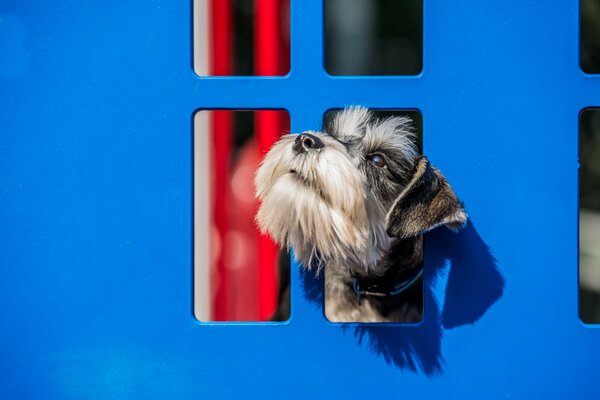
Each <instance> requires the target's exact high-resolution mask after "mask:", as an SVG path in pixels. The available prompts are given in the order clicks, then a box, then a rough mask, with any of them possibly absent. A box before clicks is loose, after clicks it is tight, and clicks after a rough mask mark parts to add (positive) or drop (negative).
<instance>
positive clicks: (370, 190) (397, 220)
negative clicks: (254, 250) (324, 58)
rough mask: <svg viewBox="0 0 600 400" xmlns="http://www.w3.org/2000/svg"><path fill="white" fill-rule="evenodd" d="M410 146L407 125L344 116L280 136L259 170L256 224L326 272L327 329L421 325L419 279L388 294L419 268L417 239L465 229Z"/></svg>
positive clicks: (444, 186)
mask: <svg viewBox="0 0 600 400" xmlns="http://www.w3.org/2000/svg"><path fill="white" fill-rule="evenodd" d="M414 139H415V137H414V133H413V129H412V121H411V120H410V119H409V118H406V117H391V118H387V119H376V118H375V117H374V116H373V113H372V112H371V111H370V110H368V109H366V108H363V107H351V108H346V109H344V110H341V111H339V112H337V113H336V115H334V117H333V118H332V119H331V121H330V123H329V124H328V126H326V127H324V129H323V132H312V131H308V132H304V133H302V134H290V135H285V136H283V137H282V138H281V139H280V140H279V141H278V142H277V143H276V144H275V145H274V146H273V147H272V149H271V150H270V151H269V153H268V154H267V155H266V156H265V158H264V160H263V161H262V163H261V166H260V168H259V169H258V171H257V174H256V181H255V183H256V189H257V197H258V199H259V200H260V207H259V210H258V213H257V216H256V221H257V223H258V225H259V227H260V229H261V231H262V232H268V234H270V235H271V237H272V238H273V239H274V240H275V241H276V242H277V243H278V244H279V245H281V246H282V247H286V248H288V249H289V248H293V250H294V254H295V257H296V258H297V259H298V261H300V262H301V263H302V265H303V266H304V267H305V268H308V269H314V270H315V272H316V273H319V272H320V271H321V270H324V272H325V314H326V316H327V318H328V319H329V320H330V321H334V322H417V321H419V320H420V319H421V318H422V308H423V307H422V303H423V280H422V277H420V278H418V279H415V281H414V282H413V283H414V284H411V285H410V286H409V287H407V288H405V290H404V289H403V291H402V293H399V294H393V295H392V292H393V289H394V287H395V285H396V284H397V282H401V281H402V280H403V279H406V278H407V277H411V276H417V275H415V273H416V272H419V270H420V268H422V259H423V256H422V254H423V252H422V247H423V240H422V235H423V233H425V232H427V231H429V230H431V229H434V228H436V227H438V226H441V225H445V226H447V227H449V228H452V229H457V228H459V227H461V226H463V225H464V224H465V223H466V220H467V215H466V213H465V211H464V208H463V205H462V203H461V202H459V200H458V199H457V197H456V195H455V193H454V191H453V190H452V188H451V187H450V185H449V184H448V182H447V181H446V179H445V178H444V176H443V175H442V174H441V173H440V171H439V170H437V169H436V168H435V167H433V166H432V165H431V164H430V163H429V161H428V160H427V158H425V157H423V156H420V155H419V153H418V151H417V148H416V146H415V144H414ZM357 287H359V288H360V287H362V288H377V290H378V292H376V293H371V292H370V291H368V290H357Z"/></svg>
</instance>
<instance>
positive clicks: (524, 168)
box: [0, 0, 600, 399]
mask: <svg viewBox="0 0 600 400" xmlns="http://www.w3.org/2000/svg"><path fill="white" fill-rule="evenodd" d="M576 3H577V2H575V1H571V2H544V1H530V2H524V1H515V0H510V1H503V2H494V1H480V2H474V1H464V0H460V1H454V2H448V1H439V0H430V1H429V0H426V1H425V7H424V22H425V30H424V69H423V72H422V73H421V74H420V75H419V76H416V77H377V78H369V77H365V78H348V77H346V78H344V77H335V78H334V77H330V76H328V75H327V74H326V73H325V72H324V69H323V56H322V49H323V46H322V32H323V29H322V20H323V15H322V5H321V4H320V2H318V1H300V0H292V12H291V18H292V21H291V24H292V46H291V48H292V50H291V52H292V56H291V57H292V59H291V65H292V68H291V72H290V74H289V75H288V76H286V77H279V78H252V77H235V78H216V77H214V78H199V77H197V76H195V75H194V73H193V70H192V65H191V59H192V57H191V5H190V3H189V2H186V1H183V2H175V1H161V0H145V1H139V0H130V1H126V2H120V1H119V2H118V1H105V2H100V1H77V2H72V1H61V0H57V1H52V2H42V1H35V0H29V1H28V0H21V1H19V2H10V4H7V2H4V3H2V4H1V5H0V96H1V97H0V271H1V274H2V278H1V279H0V305H1V306H2V308H1V310H2V313H3V318H2V320H3V322H2V327H1V329H0V360H2V362H1V363H0V396H1V397H2V398H6V399H10V398H14V399H28V398H32V399H54V398H56V399H71V398H72V399H110V398H140V399H154V398H156V399H165V398H170V399H198V398H232V397H234V396H235V397H237V398H275V397H276V396H278V397H279V396H284V395H283V394H282V393H287V394H286V395H285V396H289V397H290V398H306V399H310V398H357V399H358V398H360V399H364V398H380V397H382V398H391V397H393V398H401V397H413V398H414V397H416V396H418V397H419V398H425V399H432V398H446V399H451V398H460V399H464V398H476V399H481V398H485V399H492V398H523V399H531V398H557V399H562V398H567V397H569V398H598V396H599V395H600V386H599V385H598V371H599V370H600V332H599V331H598V330H597V329H596V327H591V326H584V325H583V324H582V323H581V322H580V321H579V318H578V304H577V285H578V282H577V258H578V257H577V166H578V164H577V123H578V113H579V111H580V110H581V109H582V108H584V107H587V106H593V105H595V106H598V105H600V77H599V76H589V75H585V74H583V73H582V72H581V71H580V69H579V67H578V63H577V60H578V47H579V46H578V7H577V4H576ZM349 104H362V105H366V106H370V107H376V108H417V109H419V110H420V111H421V112H422V114H423V119H424V149H425V153H426V154H427V155H428V156H429V158H430V159H431V160H432V162H433V163H434V164H436V165H437V166H439V167H440V168H441V169H442V170H443V171H444V173H445V175H446V176H447V177H448V179H449V180H450V181H451V182H452V184H453V186H454V187H455V189H456V191H457V193H458V194H459V196H460V197H461V198H462V199H463V200H464V201H465V203H466V207H467V210H468V212H469V214H470V217H471V223H470V225H469V226H468V228H467V229H465V230H463V231H462V232H461V233H460V234H452V233H451V232H449V231H443V230H440V231H437V232H434V233H433V234H432V235H429V237H428V238H427V254H426V259H427V265H426V278H427V287H428V290H427V291H426V305H425V320H424V321H423V322H422V323H421V324H420V325H417V326H379V327H377V326H375V327H373V326H369V327H365V326H355V325H346V326H340V325H336V324H331V323H329V322H327V321H326V320H325V318H324V317H323V315H322V311H321V309H322V308H321V304H320V303H319V301H320V297H319V296H320V294H321V293H320V289H319V282H316V281H314V280H312V279H309V278H307V277H303V276H301V274H300V272H299V270H298V268H293V274H292V289H293V296H292V307H293V308H292V318H291V320H290V321H289V322H288V323H285V324H263V325H260V324H249V325H240V324H231V325H211V324H200V323H199V322H197V321H196V320H195V319H194V318H193V314H192V268H193V265H192V264H193V249H192V230H193V226H192V219H193V218H192V217H193V215H192V203H193V199H192V116H193V113H194V112H195V111H196V110H198V109H200V108H229V107H231V108H285V109H287V110H289V112H290V115H291V119H292V129H293V130H294V131H299V130H304V129H315V128H318V127H319V125H320V121H321V117H322V114H323V113H324V112H325V111H326V110H327V109H329V108H333V107H341V106H344V105H349ZM504 282H506V286H505V287H504V288H503V285H504ZM342 396H343V397H342Z"/></svg>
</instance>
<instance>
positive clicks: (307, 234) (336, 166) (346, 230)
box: [256, 135, 385, 268]
mask: <svg viewBox="0 0 600 400" xmlns="http://www.w3.org/2000/svg"><path fill="white" fill-rule="evenodd" d="M296 136H297V135H288V136H286V137H284V138H283V139H281V140H280V141H279V142H278V143H277V144H275V146H274V147H273V149H272V150H271V151H270V152H269V153H268V154H267V156H266V157H265V159H264V160H263V162H262V165H261V167H260V168H259V170H258V172H257V176H256V186H257V188H258V191H257V196H258V198H259V199H260V202H261V207H260V209H259V211H258V214H257V217H256V221H257V223H258V226H259V227H260V229H261V231H262V232H263V233H267V232H268V233H269V234H270V235H271V237H272V238H273V239H274V240H275V241H276V242H277V243H278V244H279V245H280V246H285V247H287V248H290V247H293V248H294V252H295V255H296V258H297V259H298V260H299V261H300V262H301V263H302V264H303V265H304V266H305V267H307V268H310V267H311V266H314V265H315V264H316V265H321V264H322V263H323V262H326V261H327V260H331V259H336V260H340V261H346V262H347V263H348V265H352V264H357V265H364V264H365V263H366V264H372V263H373V261H372V260H370V259H371V258H373V256H374V254H373V252H372V247H373V245H372V244H373V243H381V242H383V239H382V233H381V232H383V234H385V229H384V228H383V227H382V228H380V229H375V231H376V232H377V234H376V235H375V236H373V235H372V233H373V227H371V226H369V222H368V221H369V220H371V219H369V218H368V215H367V212H368V210H370V209H372V208H373V207H372V206H367V204H365V201H366V197H365V190H364V188H365V182H364V178H363V176H362V175H361V174H360V173H358V171H357V170H356V168H355V167H354V165H353V163H352V160H350V159H349V158H348V156H347V155H346V152H345V149H344V147H343V145H341V144H340V143H339V142H337V141H336V140H334V139H331V138H325V137H323V140H324V141H326V149H325V150H324V151H321V152H319V154H315V155H308V156H309V157H310V158H309V157H306V158H305V159H301V158H299V157H294V155H293V154H292V153H291V151H290V149H291V143H292V142H293V141H294V140H295V137H296ZM372 211H376V210H372ZM377 211H378V210H377ZM377 219H378V220H381V218H377ZM315 261H318V262H316V263H315ZM317 268H318V267H317Z"/></svg>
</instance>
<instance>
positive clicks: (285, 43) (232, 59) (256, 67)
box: [193, 0, 290, 76]
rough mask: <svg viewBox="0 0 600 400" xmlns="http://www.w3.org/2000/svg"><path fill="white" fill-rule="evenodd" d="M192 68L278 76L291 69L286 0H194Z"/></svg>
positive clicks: (202, 73) (210, 72)
mask: <svg viewBox="0 0 600 400" xmlns="http://www.w3.org/2000/svg"><path fill="white" fill-rule="evenodd" d="M193 41H194V71H195V72H196V74H198V75H200V76H232V75H242V76H243V75H245V76H248V75H256V76H281V75H285V74H287V73H288V72H289V69H290V0H194V40H193Z"/></svg>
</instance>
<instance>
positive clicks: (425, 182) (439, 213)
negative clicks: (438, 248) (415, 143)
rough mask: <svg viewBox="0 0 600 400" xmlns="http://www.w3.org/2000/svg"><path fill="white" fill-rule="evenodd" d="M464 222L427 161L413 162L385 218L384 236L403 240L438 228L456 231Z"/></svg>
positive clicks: (462, 213)
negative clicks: (408, 177) (410, 173)
mask: <svg viewBox="0 0 600 400" xmlns="http://www.w3.org/2000/svg"><path fill="white" fill-rule="evenodd" d="M466 222H467V214H466V213H465V210H464V208H463V205H462V203H461V202H460V201H459V200H458V198H457V197H456V194H455V193H454V191H453V190H452V188H451V187H450V185H449V184H448V182H447V181H446V178H445V177H444V176H443V175H442V174H441V173H440V171H439V170H438V169H437V168H435V167H433V166H432V165H431V164H429V161H428V160H427V158H425V157H424V156H421V157H419V158H417V161H416V162H415V167H414V172H413V176H412V178H411V179H410V182H409V183H408V185H407V186H406V188H404V190H403V191H402V193H400V195H399V196H398V197H397V198H396V200H395V201H394V204H393V205H392V207H391V208H390V211H389V212H388V214H387V216H386V231H387V233H388V235H390V236H393V237H399V238H403V239H406V238H410V237H415V236H418V235H421V234H423V233H425V232H427V231H430V230H432V229H433V228H436V227H438V226H441V225H446V226H447V227H448V228H450V229H458V228H460V227H462V226H463V225H464V224H465V223H466Z"/></svg>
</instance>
